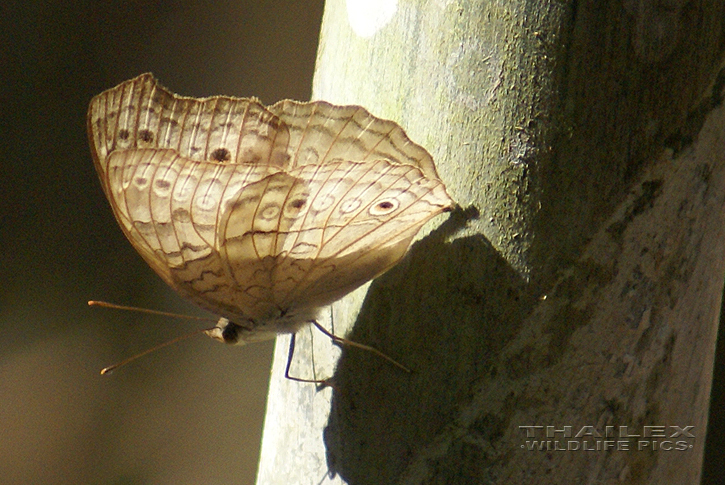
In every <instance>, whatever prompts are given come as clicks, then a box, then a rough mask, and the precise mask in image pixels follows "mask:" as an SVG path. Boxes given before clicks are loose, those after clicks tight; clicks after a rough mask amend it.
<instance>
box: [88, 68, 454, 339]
mask: <svg viewBox="0 0 725 485" xmlns="http://www.w3.org/2000/svg"><path fill="white" fill-rule="evenodd" d="M88 127H89V137H90V140H91V147H92V152H93V156H94V162H95V165H96V169H97V171H98V173H99V176H100V179H101V182H102V185H103V189H104V192H105V193H106V196H107V198H108V199H109V201H110V203H111V206H112V208H113V212H114V214H115V216H116V218H117V220H118V222H119V224H120V226H121V228H122V229H123V231H124V232H125V234H126V236H127V237H128V239H129V240H130V241H131V243H132V244H133V245H134V247H135V248H136V249H137V250H138V252H139V253H140V254H141V255H142V256H143V257H144V259H145V260H146V261H147V262H148V264H149V265H150V266H151V267H152V268H153V269H154V270H155V271H156V272H157V273H158V274H159V275H160V276H161V277H162V278H163V279H164V281H166V282H167V283H168V284H169V285H170V286H172V287H173V288H174V289H176V290H177V291H178V292H179V293H181V294H182V295H183V296H185V297H186V298H188V299H190V300H192V301H194V302H195V303H197V304H198V305H200V306H202V307H203V308H206V309H208V310H210V311H212V312H214V313H216V314H218V315H220V316H221V317H222V319H221V320H220V322H219V324H217V327H215V329H212V330H210V331H209V335H210V336H212V337H214V338H216V339H218V340H222V341H225V342H238V343H243V342H247V341H255V340H262V339H265V338H271V337H273V336H274V335H275V334H277V333H294V332H296V331H297V330H298V329H299V328H300V326H301V325H304V324H305V323H306V322H309V321H310V320H312V319H314V318H315V317H316V315H317V313H318V311H319V309H320V308H322V307H324V306H326V305H329V304H330V303H332V302H333V301H335V300H337V299H339V298H341V297H342V296H344V295H345V294H347V293H348V292H350V291H352V290H353V289H355V288H357V287H359V286H360V285H362V284H364V283H365V282H367V281H369V280H370V279H372V278H374V277H376V276H377V275H379V274H381V273H383V272H384V271H386V270H387V269H389V268H390V267H391V266H392V265H394V264H395V263H397V262H398V261H399V260H400V258H402V257H403V256H404V254H405V252H406V251H407V249H408V247H409V245H410V243H411V241H412V239H413V237H414V236H415V234H416V233H417V232H418V230H419V229H420V227H421V226H422V225H423V224H424V223H425V222H426V221H428V220H430V219H431V218H432V217H433V216H435V215H437V214H439V213H440V212H443V211H445V210H449V209H450V208H451V207H452V200H451V199H450V197H449V196H448V195H447V194H446V191H445V187H444V186H443V184H442V182H441V181H440V179H439V178H438V175H437V173H436V171H435V166H434V165H433V161H432V159H431V158H430V155H428V153H427V152H426V151H425V150H424V149H423V148H421V147H419V146H418V145H415V144H414V143H412V142H411V141H410V140H409V139H408V138H407V136H406V135H405V133H404V132H403V130H402V129H401V128H400V127H398V126H397V125H396V124H395V123H393V122H391V121H385V120H379V119H377V118H375V117H373V116H372V115H370V114H369V113H368V112H367V111H365V110H364V109H363V108H360V107H357V106H342V107H338V106H333V105H330V104H328V103H325V102H319V101H318V102H311V103H298V102H294V101H282V102H280V103H277V104H275V105H273V106H271V107H269V108H265V107H264V106H262V105H261V104H260V103H259V102H258V101H256V100H255V99H248V98H226V97H215V98H205V99H199V100H197V99H193V98H186V97H181V96H177V95H174V94H172V93H170V92H168V91H167V90H165V89H164V88H162V87H160V86H159V85H158V84H157V82H156V80H155V79H154V78H153V77H152V76H151V75H149V74H145V75H141V76H139V77H137V78H135V79H132V80H130V81H127V82H125V83H122V84H121V85H119V86H117V87H116V88H113V89H111V90H109V91H106V92H104V93H102V94H100V95H99V96H97V97H96V98H94V99H93V101H92V102H91V107H90V109H89V117H88Z"/></svg>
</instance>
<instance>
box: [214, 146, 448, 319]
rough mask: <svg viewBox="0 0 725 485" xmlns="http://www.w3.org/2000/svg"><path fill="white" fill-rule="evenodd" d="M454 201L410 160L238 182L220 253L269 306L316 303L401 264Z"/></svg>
mask: <svg viewBox="0 0 725 485" xmlns="http://www.w3.org/2000/svg"><path fill="white" fill-rule="evenodd" d="M451 203H452V201H451V199H450V197H448V195H447V194H446V192H445V189H444V187H443V184H442V183H441V182H440V181H438V180H431V179H428V178H427V177H425V176H424V175H423V173H422V172H421V170H420V169H418V168H417V167H414V166H412V165H402V164H396V163H392V162H390V161H387V160H378V161H373V162H351V161H341V162H332V163H328V164H325V165H308V166H305V167H301V168H299V169H297V170H294V171H292V173H290V174H287V173H278V174H273V175H270V176H268V177H266V178H265V179H264V180H262V181H260V182H257V183H255V184H251V185H250V186H245V187H244V188H242V190H241V191H240V194H239V196H238V202H236V203H233V204H230V205H228V208H229V211H228V212H226V213H225V214H224V215H223V216H222V218H221V221H220V222H221V223H220V230H219V237H220V240H219V248H220V253H221V254H222V256H223V259H224V260H225V261H226V262H227V263H228V264H229V272H230V273H231V274H232V275H233V277H234V280H235V281H236V282H237V284H238V285H239V287H240V288H243V291H245V292H247V293H251V294H254V296H255V298H257V299H258V301H260V302H266V305H265V307H266V309H276V310H277V311H278V312H279V311H281V312H286V311H290V310H294V309H305V308H316V307H320V306H324V305H327V304H329V303H331V302H333V301H335V300H337V299H339V298H341V297H342V296H344V295H345V294H346V293H348V292H350V291H352V290H353V289H355V288H357V287H358V286H360V285H362V284H363V283H365V282H367V281H369V280H370V279H372V278H374V277H375V276H377V275H379V274H381V273H382V272H384V271H385V270H387V269H388V268H390V267H391V266H392V265H394V264H395V263H396V262H398V260H400V258H402V256H403V255H404V254H405V252H406V250H407V248H408V246H409V245H410V242H411V240H412V238H413V237H414V236H415V234H416V233H417V232H418V230H419V229H420V228H421V227H422V225H423V224H425V222H427V221H428V220H430V219H431V218H432V217H434V216H435V215H437V214H439V213H441V212H443V211H445V210H447V209H449V208H450V207H451ZM257 261H262V262H263V265H262V266H261V267H260V266H258V265H256V264H254V263H255V262H257Z"/></svg>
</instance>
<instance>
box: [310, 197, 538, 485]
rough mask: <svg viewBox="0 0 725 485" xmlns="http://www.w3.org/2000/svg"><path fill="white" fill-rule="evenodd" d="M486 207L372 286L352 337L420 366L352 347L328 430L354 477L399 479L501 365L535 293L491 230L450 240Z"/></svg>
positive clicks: (347, 475) (333, 466) (345, 472)
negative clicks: (490, 239) (530, 292)
mask: <svg viewBox="0 0 725 485" xmlns="http://www.w3.org/2000/svg"><path fill="white" fill-rule="evenodd" d="M477 216H478V211H477V210H476V209H475V208H473V207H470V208H468V209H465V210H464V209H461V208H457V209H456V210H454V211H453V212H452V213H451V216H450V217H449V219H448V220H447V221H446V222H445V223H443V224H442V225H441V226H440V227H439V228H438V229H437V230H435V231H433V232H432V233H431V234H430V235H428V236H427V237H425V238H423V239H422V240H420V241H418V242H417V243H415V244H414V245H413V246H412V248H411V250H410V251H409V253H408V254H407V256H406V257H405V258H404V259H403V261H401V263H399V264H398V265H397V266H395V267H394V268H393V269H391V270H390V271H388V272H387V273H385V274H384V275H382V276H381V277H379V278H377V279H376V280H375V281H374V282H373V283H372V284H371V286H370V289H369V291H368V293H367V296H366V298H365V301H364V302H363V305H362V308H361V311H360V313H359V316H358V318H357V321H356V323H355V326H354V328H353V330H352V332H351V333H350V334H349V336H348V337H349V338H350V339H351V340H354V341H357V342H363V343H365V344H368V345H372V346H374V347H376V348H378V349H380V350H382V351H383V352H385V353H386V354H388V355H390V356H391V357H392V358H394V359H396V360H398V361H399V362H401V363H402V364H403V365H405V366H407V367H409V368H410V369H411V370H412V372H411V373H410V374H408V373H405V372H404V371H401V370H400V369H398V368H396V367H393V366H392V365H390V364H389V363H388V362H386V361H384V360H383V359H380V358H378V357H377V356H375V355H371V354H370V353H368V352H360V351H358V350H356V349H345V348H344V349H343V352H342V356H341V358H340V360H339V362H338V367H337V371H336V372H335V377H334V381H335V392H334V395H333V400H332V407H331V412H330V418H329V421H328V425H327V427H326V429H325V433H324V439H325V445H326V447H327V461H328V467H329V470H330V472H331V473H332V474H339V475H340V476H341V477H342V478H344V479H345V480H346V481H347V483H349V484H351V485H357V484H363V483H364V484H370V483H395V481H396V480H395V479H396V477H398V476H399V475H400V474H401V472H402V471H403V470H405V469H406V467H407V466H408V464H409V462H410V460H411V459H412V458H413V457H414V456H415V455H416V454H417V451H418V450H419V449H420V448H421V447H422V446H429V445H430V444H431V443H432V442H433V441H434V440H435V438H436V436H437V434H438V433H439V432H440V430H441V429H442V428H443V427H445V426H447V425H450V424H451V423H452V422H453V421H454V417H455V415H457V411H460V407H461V404H462V403H466V402H467V401H469V398H470V397H472V396H473V393H474V385H475V383H476V382H477V381H479V380H480V379H482V378H483V377H485V376H486V375H487V374H489V373H491V372H493V369H494V367H493V365H492V362H494V360H493V358H494V357H495V356H496V355H497V354H498V352H499V351H500V349H501V348H502V347H503V345H504V343H505V342H507V341H509V340H510V339H511V337H512V336H513V335H514V334H515V333H516V331H517V329H518V328H519V326H520V325H521V322H522V320H523V317H524V316H525V315H526V314H527V313H528V309H530V308H531V306H532V305H533V304H534V302H535V298H531V297H530V296H527V294H526V285H525V282H524V281H523V279H522V278H521V277H520V275H519V274H518V273H516V272H515V271H514V270H513V269H512V268H511V267H510V266H509V265H508V264H507V263H506V262H505V260H504V259H503V258H502V257H501V256H500V255H499V254H498V252H497V251H496V250H495V249H494V248H493V246H492V245H491V244H490V243H489V242H488V240H487V239H486V238H485V237H483V236H481V235H472V236H464V237H459V238H457V239H453V240H450V241H449V239H450V238H451V236H453V235H454V234H456V233H457V232H459V231H460V230H461V229H463V228H464V227H465V226H466V224H467V222H468V221H469V220H471V219H473V218H476V217H477Z"/></svg>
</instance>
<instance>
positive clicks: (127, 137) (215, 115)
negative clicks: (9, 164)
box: [88, 74, 290, 174]
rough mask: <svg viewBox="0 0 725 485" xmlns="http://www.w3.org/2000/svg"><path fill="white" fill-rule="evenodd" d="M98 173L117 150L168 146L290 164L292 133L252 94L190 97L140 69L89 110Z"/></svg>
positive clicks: (187, 153)
mask: <svg viewBox="0 0 725 485" xmlns="http://www.w3.org/2000/svg"><path fill="white" fill-rule="evenodd" d="M88 133H89V137H90V144H91V151H92V152H93V159H94V161H95V164H96V168H97V169H98V172H99V174H102V173H103V170H104V167H103V165H104V163H105V160H106V158H107V157H108V155H109V154H110V153H111V152H113V151H115V150H128V149H140V148H162V149H165V148H168V149H172V150H175V151H176V152H177V153H178V154H179V155H181V156H182V157H185V158H188V159H189V160H194V161H212V162H219V163H254V164H269V165H273V166H275V167H278V168H280V169H284V168H287V167H288V166H289V165H290V159H289V156H288V150H287V149H288V145H289V132H288V130H287V127H286V126H285V124H284V123H282V122H281V121H280V119H279V118H278V117H277V116H276V115H274V114H273V113H271V112H270V111H269V110H268V109H266V108H265V107H264V106H263V105H262V104H260V103H259V101H258V100H256V99H254V98H231V97H224V96H215V97H211V98H201V99H196V98H189V97H185V96H178V95H176V94H174V93H172V92H170V91H169V90H167V89H166V88H164V87H162V86H160V85H159V84H158V82H157V81H156V79H155V78H154V77H153V76H152V75H151V74H142V75H140V76H138V77H136V78H134V79H131V80H129V81H126V82H124V83H121V84H119V85H118V86H116V87H115V88H113V89H109V90H107V91H104V92H103V93H101V94H99V95H98V96H96V97H95V98H93V100H92V101H91V105H90V107H89V110H88Z"/></svg>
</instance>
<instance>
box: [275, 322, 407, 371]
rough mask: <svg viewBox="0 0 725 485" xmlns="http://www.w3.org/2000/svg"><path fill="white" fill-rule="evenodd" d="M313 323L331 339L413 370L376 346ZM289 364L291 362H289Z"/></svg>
mask: <svg viewBox="0 0 725 485" xmlns="http://www.w3.org/2000/svg"><path fill="white" fill-rule="evenodd" d="M312 324H313V325H314V326H315V327H317V330H319V331H320V332H322V333H324V334H325V335H327V336H328V337H329V338H330V340H332V341H333V342H335V343H338V344H340V345H349V346H350V347H357V348H359V349H363V350H367V351H368V352H372V353H373V354H375V355H377V356H379V357H382V358H383V359H385V360H387V361H388V362H390V363H391V364H393V365H395V366H397V367H400V368H401V369H403V370H404V371H405V372H408V373H410V372H411V370H410V369H408V368H407V367H405V366H404V365H403V364H401V363H400V362H398V361H396V360H394V359H393V358H392V357H389V356H387V355H385V354H384V353H382V352H380V351H379V350H378V349H376V348H375V347H371V346H369V345H365V344H361V343H358V342H354V341H352V340H348V339H346V338H343V337H338V336H337V335H335V334H333V333H332V332H330V331H329V330H327V329H326V328H325V327H323V326H322V325H320V324H319V323H318V322H317V321H315V320H312ZM288 366H289V362H288Z"/></svg>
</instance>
